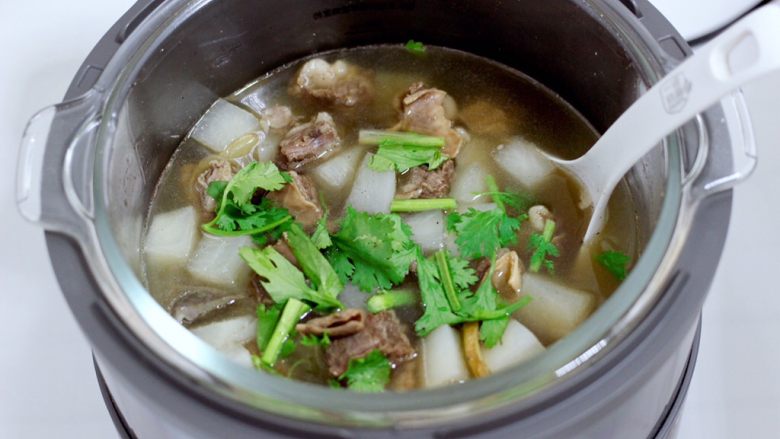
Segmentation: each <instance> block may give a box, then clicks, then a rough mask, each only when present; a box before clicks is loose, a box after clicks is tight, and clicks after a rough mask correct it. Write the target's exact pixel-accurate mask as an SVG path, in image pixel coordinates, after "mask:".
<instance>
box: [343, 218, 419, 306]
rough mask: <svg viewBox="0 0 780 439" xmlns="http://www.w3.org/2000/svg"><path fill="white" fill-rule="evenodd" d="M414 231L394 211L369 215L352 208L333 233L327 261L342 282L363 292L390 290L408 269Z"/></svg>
mask: <svg viewBox="0 0 780 439" xmlns="http://www.w3.org/2000/svg"><path fill="white" fill-rule="evenodd" d="M411 237H412V231H411V230H410V229H409V226H407V225H406V224H404V223H403V222H402V221H401V217H399V216H398V215H395V214H381V213H378V214H368V213H365V212H358V211H357V210H355V209H353V208H352V207H348V208H347V213H346V215H345V216H344V219H343V221H342V223H341V229H340V230H339V231H338V233H336V234H335V235H333V237H332V239H333V247H332V248H330V249H329V251H328V260H329V261H330V263H331V265H332V266H333V268H334V270H335V271H336V273H338V274H339V276H340V278H341V281H342V282H343V283H346V282H347V280H351V281H352V283H354V284H355V285H357V286H358V288H360V290H361V291H366V292H368V291H373V290H375V289H377V288H379V289H385V290H388V289H390V288H392V287H393V285H395V284H398V283H400V282H401V281H403V280H404V278H405V277H406V274H407V273H408V272H409V265H410V264H411V263H412V261H413V260H414V250H415V248H416V246H415V244H414V242H413V241H412V238H411Z"/></svg>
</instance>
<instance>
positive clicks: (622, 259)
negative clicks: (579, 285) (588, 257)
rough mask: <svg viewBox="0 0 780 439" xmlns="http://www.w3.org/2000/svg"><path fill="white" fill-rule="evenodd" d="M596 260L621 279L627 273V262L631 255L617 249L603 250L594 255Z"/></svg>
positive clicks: (629, 261)
mask: <svg viewBox="0 0 780 439" xmlns="http://www.w3.org/2000/svg"><path fill="white" fill-rule="evenodd" d="M596 260H597V261H598V263H599V264H601V265H602V266H603V267H604V268H606V269H607V271H609V272H610V273H612V275H613V276H615V278H616V279H617V280H623V279H625V278H626V275H627V274H628V264H630V263H631V257H629V256H628V255H627V254H625V253H623V252H619V251H611V250H609V251H605V252H603V253H601V254H600V255H598V256H596Z"/></svg>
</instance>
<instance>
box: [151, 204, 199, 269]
mask: <svg viewBox="0 0 780 439" xmlns="http://www.w3.org/2000/svg"><path fill="white" fill-rule="evenodd" d="M197 238H198V217H197V213H196V212H195V209H194V208H193V207H191V206H188V207H182V208H181V209H176V210H172V211H170V212H165V213H159V214H157V215H155V216H154V217H153V218H152V223H151V224H150V225H149V231H148V232H147V233H146V241H145V242H144V253H146V256H147V258H148V259H149V262H151V263H153V264H159V263H163V264H165V263H179V264H183V263H184V262H186V261H187V259H188V258H189V257H190V253H192V248H193V247H194V246H195V240H196V239H197Z"/></svg>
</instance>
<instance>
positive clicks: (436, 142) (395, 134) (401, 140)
mask: <svg viewBox="0 0 780 439" xmlns="http://www.w3.org/2000/svg"><path fill="white" fill-rule="evenodd" d="M382 142H391V143H396V144H400V145H407V146H420V147H432V148H435V147H438V148H441V147H443V146H444V145H445V143H446V142H445V140H444V137H435V136H426V135H424V134H417V133H412V132H408V131H386V130H360V132H359V133H358V143H360V144H361V145H380V144H381V143H382Z"/></svg>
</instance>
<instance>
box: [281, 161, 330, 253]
mask: <svg viewBox="0 0 780 439" xmlns="http://www.w3.org/2000/svg"><path fill="white" fill-rule="evenodd" d="M290 176H291V177H292V180H293V181H292V183H290V184H287V185H285V186H284V187H283V188H282V189H281V190H278V191H274V192H270V193H269V194H268V198H269V199H270V200H271V201H274V202H275V203H276V204H278V205H279V206H281V207H284V208H285V209H287V210H289V211H290V214H291V215H292V216H293V217H295V220H296V221H298V222H299V223H300V224H301V225H302V226H303V228H304V229H307V230H310V229H313V228H314V226H315V225H316V224H317V221H319V219H320V218H321V217H322V207H320V201H319V197H318V194H317V188H316V187H315V186H314V182H313V181H312V180H311V178H309V177H307V176H305V175H301V174H298V173H297V172H295V171H290ZM288 259H289V258H288Z"/></svg>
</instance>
